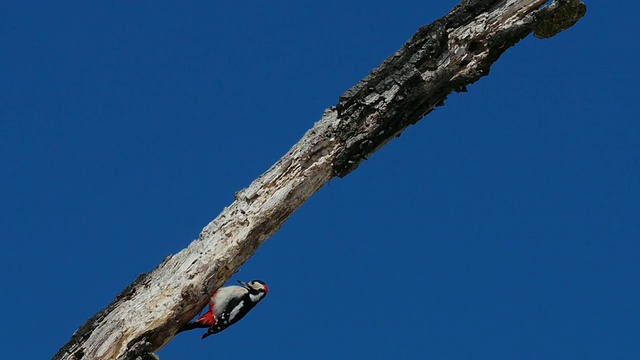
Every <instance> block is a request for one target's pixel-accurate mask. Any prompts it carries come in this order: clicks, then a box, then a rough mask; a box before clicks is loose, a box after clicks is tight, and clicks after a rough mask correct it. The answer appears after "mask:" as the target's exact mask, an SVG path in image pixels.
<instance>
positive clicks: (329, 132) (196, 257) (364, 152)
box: [54, 0, 586, 359]
mask: <svg viewBox="0 0 640 360" xmlns="http://www.w3.org/2000/svg"><path fill="white" fill-rule="evenodd" d="M545 3H547V1H545V0H501V1H500V0H468V1H463V2H462V3H461V4H459V5H458V6H456V7H455V8H454V9H453V10H452V11H451V12H450V13H449V14H447V15H446V16H445V17H443V18H441V19H438V20H436V21H435V22H434V23H432V24H431V25H428V26H424V27H422V28H420V29H419V30H418V32H417V33H416V34H415V35H414V36H413V37H412V38H411V39H410V40H409V41H408V42H407V43H406V44H405V45H404V46H403V47H402V48H401V49H400V50H398V52H396V53H395V54H393V55H392V56H390V57H389V58H388V59H387V60H385V61H384V63H383V64H382V65H380V66H379V67H378V68H376V69H375V70H373V71H372V72H371V74H369V75H368V76H367V77H366V78H365V79H363V80H362V81H361V82H360V83H358V84H357V85H356V86H354V87H353V88H352V89H350V90H348V91H347V92H345V93H344V94H343V95H342V96H341V97H340V101H339V103H338V104H337V106H336V107H331V108H329V109H327V110H326V111H325V113H324V116H323V117H322V119H321V120H320V121H319V122H317V123H316V124H315V125H314V126H313V128H312V129H311V130H309V131H308V132H307V133H306V134H305V135H304V137H303V138H302V139H301V140H300V141H299V142H298V143H297V144H296V145H295V146H294V147H293V148H292V149H291V150H289V152H288V153H287V154H285V155H284V156H283V157H282V159H280V160H279V161H278V162H277V163H276V164H275V165H273V166H272V167H271V168H270V169H269V170H268V171H267V172H265V173H264V174H262V175H261V176H260V177H259V178H258V179H257V180H255V181H254V182H253V183H252V184H251V185H250V186H249V187H248V188H246V189H244V190H242V191H240V192H238V193H237V194H236V198H235V201H234V202H233V203H232V204H231V205H230V206H229V207H227V208H225V209H224V210H223V211H222V213H221V214H220V215H219V216H218V217H217V218H216V219H215V220H214V221H212V222H211V223H210V224H209V225H207V226H206V227H205V228H204V229H203V231H202V233H201V234H200V237H199V239H197V240H195V241H193V242H192V243H191V244H190V245H189V247H187V248H186V249H184V250H182V251H181V252H179V253H178V254H176V255H174V256H169V257H167V258H166V259H165V260H164V261H163V262H162V264H160V265H159V266H158V267H157V268H156V269H155V270H153V271H152V272H151V273H150V274H148V275H146V274H143V275H141V276H140V277H139V278H138V279H137V280H136V281H134V282H133V283H132V284H131V285H129V286H128V287H127V289H125V290H124V291H123V292H122V293H121V294H120V295H118V297H117V298H116V299H115V300H114V301H113V303H112V304H110V305H109V306H108V307H107V308H105V309H103V310H102V311H100V312H99V313H98V314H96V315H95V316H94V317H92V318H91V319H90V320H89V321H87V323H86V324H84V325H83V326H82V327H81V328H80V329H79V330H78V331H76V333H75V334H74V335H73V337H72V338H71V340H70V341H69V342H68V343H67V344H66V345H65V346H64V347H63V348H62V349H60V351H59V352H58V354H56V355H55V356H54V359H136V358H142V357H143V356H146V355H145V354H147V353H150V352H153V351H155V350H157V349H159V348H161V347H162V346H164V345H165V344H167V343H168V342H169V341H170V340H171V339H172V338H173V336H174V335H175V332H176V331H177V329H178V328H179V327H180V326H181V325H183V324H185V323H186V322H188V321H189V320H190V319H192V318H193V317H194V316H195V315H196V314H197V313H198V312H199V311H200V310H201V309H202V308H203V307H204V306H205V305H206V303H207V299H208V297H209V294H210V293H211V292H212V291H213V290H215V289H217V288H219V287H220V286H222V285H223V284H224V283H225V282H226V281H227V280H228V279H229V278H230V277H231V275H233V273H234V271H235V270H236V269H237V268H238V267H240V266H241V265H242V264H244V263H245V262H246V261H247V260H248V259H249V257H251V255H253V253H254V252H255V251H256V249H257V248H258V247H259V246H260V245H261V244H262V243H263V242H264V241H265V240H266V239H268V238H269V237H270V236H271V235H273V234H274V233H275V232H276V231H277V230H278V229H279V228H280V227H281V226H282V224H283V223H284V222H285V221H286V220H287V219H288V218H289V216H290V215H291V214H292V213H293V212H294V211H295V210H296V209H297V208H298V207H299V206H300V205H302V204H303V203H304V202H305V201H306V200H307V199H309V197H311V195H312V194H313V193H315V192H316V191H318V190H319V189H320V188H321V187H322V186H323V185H324V184H325V183H326V182H327V181H329V180H330V179H332V178H333V177H336V176H338V177H344V176H346V175H347V174H349V173H350V172H351V171H353V170H355V169H356V168H357V167H358V165H359V164H360V163H361V162H362V161H364V160H366V159H367V157H368V156H369V155H370V154H372V153H374V152H375V151H377V150H378V149H379V148H380V147H382V146H383V145H384V144H386V143H387V142H388V141H390V140H391V139H392V138H393V137H395V136H399V135H400V134H401V133H402V131H404V129H406V128H407V127H408V126H409V125H412V124H415V123H416V122H418V121H419V120H420V119H421V118H423V117H424V116H425V115H426V114H428V113H430V112H431V111H432V110H433V109H434V108H435V107H436V106H440V105H443V104H444V100H445V99H446V97H447V96H448V95H449V94H450V93H452V92H453V91H458V92H460V91H466V86H467V85H469V84H472V83H474V82H475V81H477V80H478V79H479V78H481V77H482V76H485V75H487V74H488V73H489V69H490V66H491V65H492V64H493V63H494V62H495V61H496V60H497V59H498V58H499V57H500V55H501V54H502V53H503V52H504V51H505V50H506V49H508V48H509V47H511V46H512V45H514V44H515V43H517V42H518V41H520V40H521V39H523V38H524V37H526V36H527V35H528V34H530V33H531V32H535V34H536V36H537V37H540V38H546V37H550V36H553V35H555V34H557V33H558V32H560V31H562V30H564V29H566V28H568V27H570V26H572V25H573V24H574V23H575V22H576V21H578V20H579V19H580V18H581V17H582V16H584V14H585V12H586V7H585V5H584V4H583V3H581V2H580V1H579V0H556V1H554V2H553V3H552V4H550V5H548V6H544V4H545Z"/></svg>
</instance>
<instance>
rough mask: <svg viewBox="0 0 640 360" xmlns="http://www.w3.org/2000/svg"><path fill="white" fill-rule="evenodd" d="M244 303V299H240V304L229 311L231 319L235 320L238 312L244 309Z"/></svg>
mask: <svg viewBox="0 0 640 360" xmlns="http://www.w3.org/2000/svg"><path fill="white" fill-rule="evenodd" d="M243 305H244V300H242V301H240V302H239V303H238V305H236V307H234V308H233V310H231V312H230V313H229V321H233V319H234V318H235V317H236V315H238V312H240V310H241V309H242V306H243Z"/></svg>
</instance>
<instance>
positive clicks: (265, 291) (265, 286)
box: [262, 285, 269, 295]
mask: <svg viewBox="0 0 640 360" xmlns="http://www.w3.org/2000/svg"><path fill="white" fill-rule="evenodd" d="M262 286H263V287H264V294H265V295H267V293H268V292H269V287H268V286H267V285H262Z"/></svg>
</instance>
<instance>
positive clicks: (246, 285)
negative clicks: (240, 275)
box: [238, 280, 249, 289]
mask: <svg viewBox="0 0 640 360" xmlns="http://www.w3.org/2000/svg"><path fill="white" fill-rule="evenodd" d="M238 283H240V285H242V286H244V287H245V288H247V289H249V284H247V283H246V282H244V281H242V280H238Z"/></svg>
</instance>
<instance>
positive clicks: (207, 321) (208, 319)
mask: <svg viewBox="0 0 640 360" xmlns="http://www.w3.org/2000/svg"><path fill="white" fill-rule="evenodd" d="M195 322H196V323H198V324H201V325H204V326H207V327H210V326H213V325H215V323H216V317H215V316H213V308H209V311H207V312H206V313H205V314H204V315H202V316H200V317H199V318H198V320H196V321H195Z"/></svg>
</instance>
